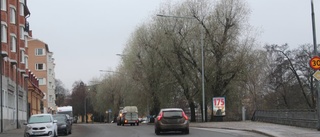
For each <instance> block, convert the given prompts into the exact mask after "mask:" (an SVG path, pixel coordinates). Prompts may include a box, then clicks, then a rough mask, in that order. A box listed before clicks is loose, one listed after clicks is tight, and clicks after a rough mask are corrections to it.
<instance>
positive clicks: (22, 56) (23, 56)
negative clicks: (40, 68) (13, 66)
mask: <svg viewBox="0 0 320 137" xmlns="http://www.w3.org/2000/svg"><path fill="white" fill-rule="evenodd" d="M20 60H21V63H25V54H24V50H20Z"/></svg>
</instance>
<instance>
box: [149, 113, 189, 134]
mask: <svg viewBox="0 0 320 137" xmlns="http://www.w3.org/2000/svg"><path fill="white" fill-rule="evenodd" d="M154 131H155V133H156V134H157V135H159V134H160V133H161V132H167V131H182V133H185V134H189V118H188V116H187V115H186V114H185V113H184V111H183V110H182V109H181V108H166V109H161V110H160V112H159V114H158V116H157V117H156V118H155V122H154Z"/></svg>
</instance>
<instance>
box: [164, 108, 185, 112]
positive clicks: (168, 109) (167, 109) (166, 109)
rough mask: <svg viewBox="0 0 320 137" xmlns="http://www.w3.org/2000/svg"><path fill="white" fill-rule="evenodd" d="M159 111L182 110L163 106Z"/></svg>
mask: <svg viewBox="0 0 320 137" xmlns="http://www.w3.org/2000/svg"><path fill="white" fill-rule="evenodd" d="M161 111H183V110H182V109H181V108H163V109H161Z"/></svg>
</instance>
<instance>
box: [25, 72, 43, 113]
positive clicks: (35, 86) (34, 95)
mask: <svg viewBox="0 0 320 137" xmlns="http://www.w3.org/2000/svg"><path fill="white" fill-rule="evenodd" d="M43 98H44V93H43V92H42V91H41V90H40V88H39V80H38V79H37V77H36V76H35V75H34V74H33V73H32V72H31V71H30V70H28V109H27V110H28V114H27V117H30V116H31V115H33V114H40V113H42V111H41V102H42V99H43Z"/></svg>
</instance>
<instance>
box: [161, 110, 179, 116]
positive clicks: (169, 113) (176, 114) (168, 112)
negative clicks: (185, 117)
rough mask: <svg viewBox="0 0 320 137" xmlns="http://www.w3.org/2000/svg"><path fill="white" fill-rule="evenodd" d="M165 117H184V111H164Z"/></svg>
mask: <svg viewBox="0 0 320 137" xmlns="http://www.w3.org/2000/svg"><path fill="white" fill-rule="evenodd" d="M163 117H182V111H163Z"/></svg>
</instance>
